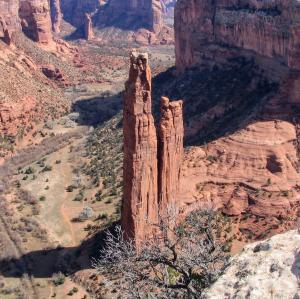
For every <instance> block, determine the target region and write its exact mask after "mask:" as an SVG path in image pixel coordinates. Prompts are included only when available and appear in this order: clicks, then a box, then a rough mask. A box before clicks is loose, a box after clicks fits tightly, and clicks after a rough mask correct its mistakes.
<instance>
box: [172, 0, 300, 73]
mask: <svg viewBox="0 0 300 299" xmlns="http://www.w3.org/2000/svg"><path fill="white" fill-rule="evenodd" d="M175 36H176V64H177V68H178V69H179V70H184V69H185V68H189V67H193V66H195V65H199V64H201V62H203V61H216V60H218V59H220V58H227V57H231V56H235V55H236V54H235V53H234V50H236V49H237V50H239V49H243V50H247V51H248V52H249V53H254V54H255V55H257V54H259V55H261V56H265V57H269V58H276V60H277V61H279V62H280V63H283V64H285V65H287V66H288V67H290V68H293V69H299V68H300V59H299V58H300V46H299V43H300V3H299V2H298V1H295V0H283V1H275V0H271V1H243V2H240V1H237V0H233V1H228V0H216V1H213V0H194V1H188V0H178V2H177V4H176V9H175Z"/></svg>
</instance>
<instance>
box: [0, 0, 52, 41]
mask: <svg viewBox="0 0 300 299" xmlns="http://www.w3.org/2000/svg"><path fill="white" fill-rule="evenodd" d="M53 1H54V2H57V1H58V0H53ZM53 1H52V2H53ZM52 2H51V3H52ZM20 28H22V30H23V32H24V33H25V34H26V35H27V36H28V37H29V38H30V39H32V40H33V41H35V42H40V43H44V44H47V43H49V42H50V41H51V40H52V33H51V18H50V8H49V3H48V0H16V1H7V0H0V37H2V38H4V39H5V40H6V42H7V41H9V43H10V39H11V34H12V32H13V31H15V30H19V29H20Z"/></svg>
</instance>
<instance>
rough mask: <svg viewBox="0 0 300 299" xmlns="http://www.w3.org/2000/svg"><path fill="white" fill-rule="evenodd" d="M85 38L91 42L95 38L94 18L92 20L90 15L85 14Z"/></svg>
mask: <svg viewBox="0 0 300 299" xmlns="http://www.w3.org/2000/svg"><path fill="white" fill-rule="evenodd" d="M84 38H85V39H86V40H91V39H93V38H94V32H93V22H92V18H91V16H90V15H89V14H85V21H84Z"/></svg>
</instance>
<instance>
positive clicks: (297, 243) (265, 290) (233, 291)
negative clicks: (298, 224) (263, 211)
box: [204, 230, 300, 299]
mask: <svg viewBox="0 0 300 299" xmlns="http://www.w3.org/2000/svg"><path fill="white" fill-rule="evenodd" d="M299 247H300V235H299V232H298V231H296V230H294V231H289V232H287V233H284V234H280V235H276V236H274V237H272V238H271V239H268V240H266V241H263V242H259V243H254V244H252V245H248V246H246V248H244V250H243V252H242V253H241V254H240V255H238V256H236V257H234V258H233V259H232V261H231V265H230V267H229V268H228V269H227V271H226V272H225V274H224V275H223V276H221V277H220V278H219V279H218V280H217V282H216V283H215V284H214V285H213V286H212V287H211V289H210V290H209V291H208V292H207V293H206V294H205V296H204V298H206V299H217V298H228V299H233V298H238V299H242V298H250V299H260V298H269V297H270V298H299V296H300V291H299V282H298V281H299V275H300V256H299Z"/></svg>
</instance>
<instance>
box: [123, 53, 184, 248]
mask: <svg viewBox="0 0 300 299" xmlns="http://www.w3.org/2000/svg"><path fill="white" fill-rule="evenodd" d="M161 113H162V115H161V121H160V125H159V130H158V131H159V139H158V140H157V132H156V128H155V125H154V119H153V116H152V112H151V70H150V67H149V65H148V56H147V55H146V54H138V53H132V55H131V65H130V71H129V79H128V81H127V83H126V88H125V94H124V111H123V130H124V165H123V171H124V173H123V179H124V198H123V207H122V217H121V223H122V228H123V230H124V231H125V234H126V236H127V237H128V238H132V239H134V240H135V242H136V245H137V247H138V246H139V244H140V243H141V242H142V241H143V240H144V239H145V238H146V237H147V236H148V237H149V236H150V235H151V234H153V233H154V232H155V231H154V229H153V225H152V224H154V223H157V221H158V217H159V215H164V213H165V210H166V208H167V207H168V205H177V204H178V198H177V193H178V189H179V183H180V182H179V181H180V173H181V162H182V156H183V119H182V101H176V102H172V103H170V102H169V99H167V98H162V101H161Z"/></svg>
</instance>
